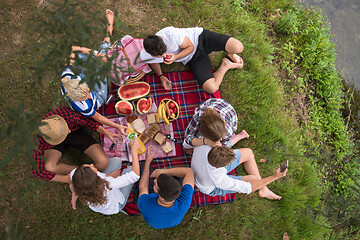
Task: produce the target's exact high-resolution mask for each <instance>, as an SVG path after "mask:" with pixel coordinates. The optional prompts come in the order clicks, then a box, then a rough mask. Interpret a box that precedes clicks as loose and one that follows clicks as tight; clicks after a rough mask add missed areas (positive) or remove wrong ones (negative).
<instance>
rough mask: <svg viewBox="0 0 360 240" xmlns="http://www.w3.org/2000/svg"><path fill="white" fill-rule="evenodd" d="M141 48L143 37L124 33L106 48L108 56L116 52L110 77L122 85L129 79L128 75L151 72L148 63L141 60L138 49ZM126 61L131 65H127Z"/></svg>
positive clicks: (133, 75)
mask: <svg viewBox="0 0 360 240" xmlns="http://www.w3.org/2000/svg"><path fill="white" fill-rule="evenodd" d="M122 48H124V49H125V51H126V54H127V56H125V55H124V52H123V51H122V50H121V49H122ZM143 48H144V47H143V39H140V38H133V37H131V36H130V35H125V36H124V37H122V38H121V40H120V41H117V42H116V43H115V44H114V45H113V46H112V48H110V49H109V50H108V52H107V54H108V56H109V57H111V56H112V55H113V54H114V52H117V54H118V55H117V57H116V59H115V60H114V62H113V64H114V65H115V66H116V67H114V68H113V70H112V71H111V77H112V78H113V79H114V82H115V83H116V84H117V85H123V84H124V81H126V80H127V79H129V77H130V76H131V77H135V76H137V75H139V72H140V71H142V72H144V73H149V72H151V68H150V66H149V64H147V63H146V62H143V60H142V59H141V58H140V51H141V50H142V49H143ZM128 61H129V62H130V64H131V66H129V64H128Z"/></svg>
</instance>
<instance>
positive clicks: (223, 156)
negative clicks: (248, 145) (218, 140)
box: [208, 146, 235, 168]
mask: <svg viewBox="0 0 360 240" xmlns="http://www.w3.org/2000/svg"><path fill="white" fill-rule="evenodd" d="M234 158H235V153H234V150H233V149H231V148H228V147H225V146H216V147H213V148H212V149H211V150H210V152H209V154H208V161H209V164H210V165H211V166H213V167H216V168H219V167H225V166H227V165H229V164H230V163H231V162H232V161H233V160H234Z"/></svg>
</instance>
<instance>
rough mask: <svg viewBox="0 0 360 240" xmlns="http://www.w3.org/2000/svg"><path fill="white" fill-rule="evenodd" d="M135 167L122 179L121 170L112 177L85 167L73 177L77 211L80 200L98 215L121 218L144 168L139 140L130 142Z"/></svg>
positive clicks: (128, 170) (74, 199)
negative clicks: (141, 163)
mask: <svg viewBox="0 0 360 240" xmlns="http://www.w3.org/2000/svg"><path fill="white" fill-rule="evenodd" d="M130 147H131V155H132V167H128V168H126V169H125V170H124V171H123V173H122V174H121V176H120V169H117V170H115V171H114V172H112V173H111V174H105V173H101V172H99V171H98V170H97V169H96V168H95V167H94V165H93V164H90V165H88V164H84V165H82V166H80V167H79V168H77V169H74V170H72V171H71V173H70V179H71V182H72V187H71V188H72V189H71V190H72V191H73V199H72V204H73V208H74V209H75V208H76V207H75V202H76V199H77V198H78V197H79V198H80V200H81V201H82V202H84V203H85V204H87V205H88V206H89V208H90V209H91V210H93V211H95V212H99V213H102V214H105V215H111V214H117V213H119V212H120V211H122V209H123V208H124V206H125V204H126V202H127V199H128V197H129V195H130V192H131V190H132V187H133V184H134V183H135V182H137V181H138V180H139V178H140V167H139V159H138V154H137V151H138V149H139V148H140V144H139V140H138V139H137V138H136V139H135V141H134V142H132V141H131V140H130Z"/></svg>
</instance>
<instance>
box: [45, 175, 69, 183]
mask: <svg viewBox="0 0 360 240" xmlns="http://www.w3.org/2000/svg"><path fill="white" fill-rule="evenodd" d="M50 181H52V182H62V183H69V184H70V183H71V181H70V175H69V174H67V175H61V174H56V175H55V176H54V177H53V178H52V179H51V180H50Z"/></svg>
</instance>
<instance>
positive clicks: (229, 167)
mask: <svg viewBox="0 0 360 240" xmlns="http://www.w3.org/2000/svg"><path fill="white" fill-rule="evenodd" d="M234 153H235V159H234V160H233V161H232V162H231V163H230V164H229V165H227V166H226V167H225V169H226V173H229V172H231V171H232V170H234V169H235V168H236V167H237V166H239V165H240V158H241V154H240V151H239V149H235V150H234ZM229 177H231V178H234V179H237V180H241V176H230V175H229ZM228 193H236V191H232V190H224V189H221V188H217V187H215V189H214V190H213V191H212V192H211V193H209V195H210V196H212V197H214V196H218V195H220V196H225V194H228Z"/></svg>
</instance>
